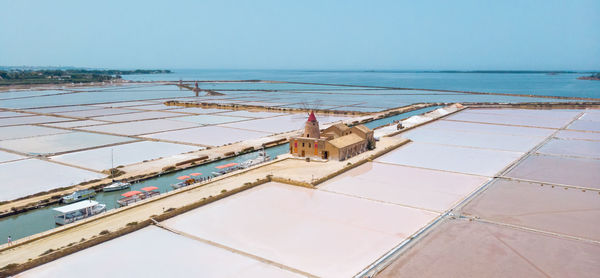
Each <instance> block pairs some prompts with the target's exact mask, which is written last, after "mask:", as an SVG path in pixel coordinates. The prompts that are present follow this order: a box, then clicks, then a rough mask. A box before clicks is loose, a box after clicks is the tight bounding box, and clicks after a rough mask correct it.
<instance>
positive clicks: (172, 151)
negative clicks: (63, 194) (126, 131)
mask: <svg viewBox="0 0 600 278" xmlns="http://www.w3.org/2000/svg"><path fill="white" fill-rule="evenodd" d="M200 149H203V148H199V147H192V146H186V145H179V144H171V143H163V142H151V141H143V142H134V143H128V144H122V145H117V146H113V147H104V148H98V149H92V150H86V151H79V152H74V153H68V154H63V155H57V156H53V157H52V160H55V161H60V162H63V163H67V164H71V165H77V166H82V167H85V168H88V169H94V170H96V171H102V170H105V169H110V168H112V167H117V166H119V165H129V164H134V163H138V162H141V161H145V160H152V159H157V158H160V157H169V156H173V155H178V154H181V153H185V152H190V151H197V150H200Z"/></svg>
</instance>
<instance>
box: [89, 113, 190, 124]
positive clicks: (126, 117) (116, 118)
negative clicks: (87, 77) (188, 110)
mask: <svg viewBox="0 0 600 278" xmlns="http://www.w3.org/2000/svg"><path fill="white" fill-rule="evenodd" d="M182 116H186V114H181V113H172V112H158V111H148V112H142V111H137V110H136V112H135V113H128V114H119V115H108V116H99V117H93V119H94V120H97V121H108V122H128V121H139V120H149V119H160V118H172V117H182Z"/></svg>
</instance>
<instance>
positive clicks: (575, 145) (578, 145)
mask: <svg viewBox="0 0 600 278" xmlns="http://www.w3.org/2000/svg"><path fill="white" fill-rule="evenodd" d="M598 135H600V134H598ZM538 152H539V153H543V154H552V155H558V156H580V157H589V158H597V159H600V141H586V140H563V139H552V140H550V141H549V142H548V143H546V144H545V145H544V146H542V147H541V148H540V149H539V150H538Z"/></svg>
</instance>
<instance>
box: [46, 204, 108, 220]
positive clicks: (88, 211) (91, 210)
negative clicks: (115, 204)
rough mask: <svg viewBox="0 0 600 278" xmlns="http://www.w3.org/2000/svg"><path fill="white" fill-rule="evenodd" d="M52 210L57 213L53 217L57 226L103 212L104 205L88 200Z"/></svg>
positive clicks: (104, 209)
mask: <svg viewBox="0 0 600 278" xmlns="http://www.w3.org/2000/svg"><path fill="white" fill-rule="evenodd" d="M53 210H54V211H56V212H58V214H57V215H55V216H54V222H55V223H56V224H58V225H65V224H69V223H73V222H75V221H77V220H81V219H84V218H88V217H90V216H93V215H96V214H99V213H102V212H105V211H106V205H105V204H99V203H98V202H96V201H92V200H89V201H83V202H77V203H74V204H70V205H66V206H63V207H58V208H54V209H53Z"/></svg>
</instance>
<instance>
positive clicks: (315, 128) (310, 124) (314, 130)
mask: <svg viewBox="0 0 600 278" xmlns="http://www.w3.org/2000/svg"><path fill="white" fill-rule="evenodd" d="M302 137H305V138H317V139H318V138H320V137H321V130H320V129H319V121H317V117H315V113H314V112H312V111H311V112H310V115H309V116H308V120H307V121H306V124H305V125H304V134H303V135H302Z"/></svg>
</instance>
